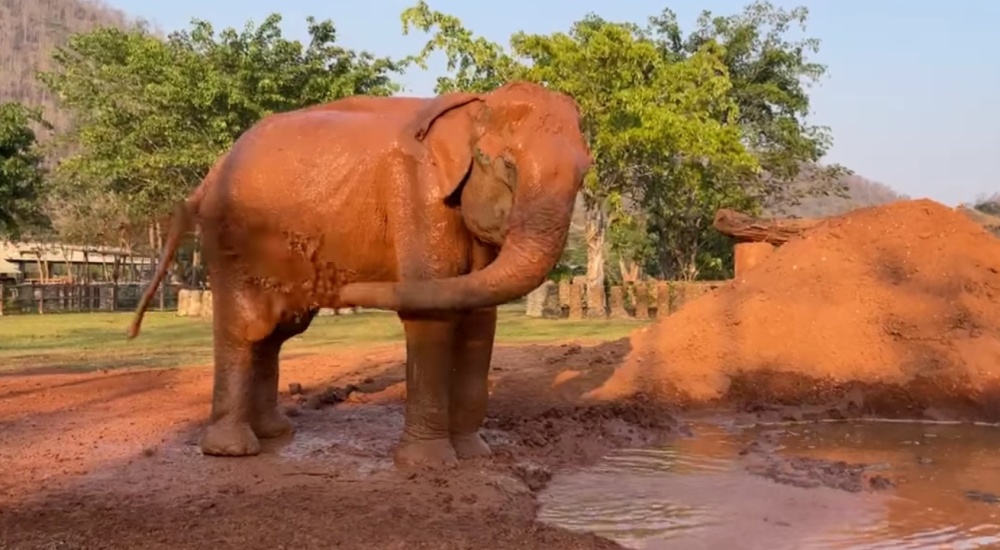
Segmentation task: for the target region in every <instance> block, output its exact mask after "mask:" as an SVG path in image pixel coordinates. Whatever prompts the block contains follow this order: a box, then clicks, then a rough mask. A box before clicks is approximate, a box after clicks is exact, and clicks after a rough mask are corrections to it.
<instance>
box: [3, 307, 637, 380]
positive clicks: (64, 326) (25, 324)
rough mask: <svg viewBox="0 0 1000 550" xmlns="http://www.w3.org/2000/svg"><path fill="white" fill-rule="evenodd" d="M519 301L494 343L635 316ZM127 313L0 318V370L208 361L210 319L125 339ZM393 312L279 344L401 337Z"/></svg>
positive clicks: (614, 333)
mask: <svg viewBox="0 0 1000 550" xmlns="http://www.w3.org/2000/svg"><path fill="white" fill-rule="evenodd" d="M523 311H524V309H523V306H512V307H506V308H501V310H500V321H499V326H498V329H497V342H498V343H504V344H511V343H539V342H553V341H559V340H580V341H585V342H598V341H606V340H615V339H618V338H621V337H623V336H627V335H628V334H629V333H630V332H631V331H632V330H634V329H636V328H637V327H638V326H640V323H638V322H636V321H567V320H545V319H533V318H529V317H525V316H524V313H523ZM131 319H132V313H131V312H128V313H125V312H122V313H67V314H51V315H12V316H4V317H0V371H5V370H6V371H11V370H24V369H29V370H36V369H42V370H46V371H51V370H67V371H84V370H94V369H111V368H121V367H163V366H181V365H190V364H200V363H208V362H210V361H211V353H212V325H211V321H209V320H205V319H197V318H190V317H178V316H177V315H176V314H175V313H173V312H163V313H160V312H149V313H147V314H146V316H145V319H144V320H143V324H142V332H140V334H139V336H138V337H137V338H136V339H135V340H131V341H129V340H126V339H125V329H126V327H127V326H128V324H129V322H130V321H131ZM402 338H403V330H402V326H401V325H400V323H399V320H398V319H397V318H396V316H395V314H393V313H388V312H370V313H363V314H358V315H343V316H328V317H317V318H316V320H315V321H313V323H312V326H311V327H310V328H309V330H308V331H306V333H305V334H302V335H301V336H299V337H297V338H294V339H292V340H290V341H289V342H288V343H287V344H286V345H285V347H284V348H283V350H285V351H287V352H293V353H310V352H318V351H320V350H324V349H330V348H336V347H339V346H364V345H370V344H382V343H388V342H401V341H402Z"/></svg>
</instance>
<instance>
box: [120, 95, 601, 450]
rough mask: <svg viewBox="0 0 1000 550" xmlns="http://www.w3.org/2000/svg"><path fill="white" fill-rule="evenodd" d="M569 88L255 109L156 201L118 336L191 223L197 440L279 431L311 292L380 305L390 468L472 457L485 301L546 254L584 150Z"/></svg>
mask: <svg viewBox="0 0 1000 550" xmlns="http://www.w3.org/2000/svg"><path fill="white" fill-rule="evenodd" d="M580 117H581V115H580V111H579V108H578V106H577V103H576V102H575V101H574V100H573V99H572V98H571V97H570V96H568V95H565V94H563V93H560V92H557V91H553V90H550V89H548V88H545V87H543V86H541V85H538V84H534V83H530V82H520V81H518V82H511V83H508V84H505V85H503V86H500V87H497V88H495V89H493V90H491V91H489V92H485V93H465V92H454V93H447V94H443V95H439V96H436V97H430V98H422V97H386V98H379V97H369V96H352V97H348V98H345V99H342V100H338V101H333V102H330V103H326V104H320V105H314V106H310V107H306V108H302V109H298V110H294V111H288V112H283V113H277V114H272V115H269V116H267V117H265V118H263V119H261V120H260V121H258V122H257V123H256V124H255V125H254V126H252V127H251V128H250V129H248V130H247V131H246V132H245V133H243V134H242V135H241V136H240V137H239V139H237V140H236V142H235V143H234V144H233V146H232V147H231V148H230V149H229V151H228V152H226V153H224V154H223V155H222V156H220V158H219V159H218V160H217V161H216V162H215V164H214V165H213V166H212V168H211V169H210V171H209V172H208V174H207V175H206V176H205V178H204V179H203V180H202V182H201V184H200V185H199V186H198V187H197V188H196V189H195V190H194V191H193V192H192V193H191V195H189V197H188V198H187V199H186V200H185V201H183V202H182V203H181V204H180V205H179V207H178V210H177V212H176V215H175V216H174V217H173V220H174V221H173V222H172V225H171V228H170V230H169V232H168V236H167V239H166V243H165V246H164V250H163V252H162V254H161V257H160V259H159V263H158V265H157V269H156V272H155V273H154V275H153V279H152V281H151V283H150V284H149V286H148V287H147V288H146V290H145V292H144V293H143V295H142V297H141V298H140V303H139V305H138V307H137V308H136V312H135V316H134V318H133V321H132V324H131V325H130V327H129V330H128V337H129V338H130V339H131V338H134V337H135V336H136V335H137V334H138V332H139V328H140V325H141V322H142V316H143V313H144V312H145V310H146V308H147V307H148V306H149V303H150V302H151V300H152V299H153V296H154V295H155V292H156V289H157V287H158V286H159V285H160V284H161V283H162V281H163V278H164V277H165V275H166V273H167V271H168V266H169V265H170V264H171V262H172V259H173V256H174V254H175V252H176V249H177V247H178V243H179V242H180V240H181V238H182V237H183V235H184V234H185V233H186V232H187V231H189V230H190V229H191V225H192V224H195V223H196V224H197V225H198V226H199V227H200V229H201V242H202V247H203V254H204V258H205V264H206V266H207V268H208V274H209V278H210V281H211V284H212V293H213V335H214V381H213V394H212V410H211V414H210V418H209V422H208V424H207V426H206V428H205V430H204V433H203V435H202V438H201V443H200V444H201V450H202V452H203V454H206V455H216V456H249V455H255V454H257V453H259V452H260V440H261V439H264V438H273V437H278V436H281V435H285V434H290V433H292V432H293V426H292V423H291V422H290V420H289V419H288V418H287V417H286V416H285V415H284V414H283V413H282V412H281V411H280V409H279V408H278V401H277V397H278V355H279V352H280V350H281V346H282V345H283V343H284V342H285V341H286V340H288V339H289V338H292V337H293V336H296V335H298V334H301V333H302V332H304V331H305V330H306V329H307V328H308V327H309V324H310V322H311V321H312V319H313V317H314V316H315V314H316V312H317V311H318V310H319V309H320V308H343V307H364V308H374V309H383V310H390V311H395V312H397V316H398V317H399V319H400V320H401V321H402V323H403V327H404V333H405V339H406V395H407V397H406V403H405V413H404V414H405V420H404V427H403V433H402V436H401V438H400V440H399V441H398V442H397V444H396V446H395V448H394V451H393V459H394V463H395V464H396V465H397V466H425V467H432V468H439V467H445V468H447V467H453V466H455V465H457V464H458V460H459V459H465V458H471V457H479V456H489V455H490V454H491V450H490V448H489V446H488V445H487V444H486V443H485V442H484V441H483V439H482V437H481V436H480V428H481V425H482V423H483V421H484V419H485V416H486V408H487V401H488V383H487V375H488V372H489V369H490V362H491V358H492V352H493V344H494V333H495V331H496V322H497V306H498V305H501V304H503V303H506V302H509V301H511V300H514V299H517V298H520V297H522V296H524V295H526V294H527V293H528V292H530V291H531V290H533V289H534V288H536V287H537V286H538V285H540V284H541V283H542V282H543V281H544V279H545V277H546V276H547V275H548V273H549V272H550V271H551V269H552V268H553V267H554V265H555V263H556V261H557V260H558V258H559V256H560V255H561V253H562V250H563V249H564V247H565V245H566V237H567V233H568V229H569V225H570V217H571V215H572V212H573V206H574V199H575V197H576V195H577V194H578V192H579V191H580V188H581V186H582V184H583V179H584V176H585V174H586V173H587V172H588V171H589V169H590V166H591V164H592V162H593V159H592V157H591V153H590V150H589V148H588V146H587V143H586V140H585V138H584V136H583V133H582V130H581V124H580Z"/></svg>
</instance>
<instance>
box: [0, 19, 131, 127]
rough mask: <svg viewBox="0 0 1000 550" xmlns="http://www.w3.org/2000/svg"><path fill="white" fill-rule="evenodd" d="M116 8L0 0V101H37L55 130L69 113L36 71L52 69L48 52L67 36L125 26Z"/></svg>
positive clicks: (66, 120) (31, 102) (62, 123)
mask: <svg viewBox="0 0 1000 550" xmlns="http://www.w3.org/2000/svg"><path fill="white" fill-rule="evenodd" d="M127 22H128V17H127V16H126V15H125V14H124V13H122V12H121V11H119V10H116V9H113V8H110V7H108V6H106V5H104V4H101V3H98V2H93V1H89V0H0V103H3V102H7V101H17V102H20V103H24V104H25V105H28V106H32V107H40V108H42V110H43V114H44V116H45V119H46V120H47V121H48V122H50V123H51V124H52V125H53V126H54V127H55V130H56V131H57V132H59V131H62V130H64V129H65V128H66V126H67V125H68V124H69V120H70V117H69V114H68V113H67V112H66V111H65V110H61V109H59V108H57V106H56V99H55V98H54V97H53V94H52V93H51V92H50V91H49V90H47V89H46V88H45V87H44V86H43V85H42V84H41V82H39V80H38V78H37V77H36V75H37V73H38V72H39V71H49V70H52V69H53V67H54V64H53V62H52V52H53V51H54V50H55V48H56V47H58V46H63V45H65V44H66V42H67V41H68V40H69V37H70V36H71V35H72V34H74V33H78V32H87V31H90V30H93V29H95V28H97V27H100V26H116V27H124V26H125V25H126V24H127Z"/></svg>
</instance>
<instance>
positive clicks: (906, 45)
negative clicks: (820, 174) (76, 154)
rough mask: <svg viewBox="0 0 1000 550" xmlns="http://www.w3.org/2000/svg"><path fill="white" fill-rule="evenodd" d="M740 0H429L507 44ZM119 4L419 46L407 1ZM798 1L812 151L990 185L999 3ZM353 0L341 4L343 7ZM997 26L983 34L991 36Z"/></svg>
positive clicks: (904, 178)
mask: <svg viewBox="0 0 1000 550" xmlns="http://www.w3.org/2000/svg"><path fill="white" fill-rule="evenodd" d="M749 1H750V0H700V1H698V2H691V1H689V0H674V1H673V2H668V1H667V0H662V1H661V2H650V1H644V0H603V1H601V0H575V1H574V2H555V1H554V0H548V1H543V0H503V2H502V3H501V4H502V6H503V8H504V9H503V10H498V9H497V7H496V6H497V5H498V3H485V4H478V6H479V7H476V6H477V4H475V3H472V2H469V1H468V0H465V1H462V0H428V4H429V5H430V6H431V8H432V9H435V10H439V11H442V12H445V13H449V14H451V15H455V16H457V17H459V18H460V19H461V20H462V22H463V24H464V25H465V26H466V27H467V28H469V29H470V30H472V31H473V32H474V33H475V34H477V35H481V36H484V37H486V38H488V39H490V40H493V41H496V42H502V43H504V44H506V43H507V39H508V37H509V36H510V35H511V34H512V33H514V32H516V31H518V30H523V31H526V32H531V33H551V32H557V31H565V30H568V28H569V26H570V25H571V24H572V22H573V21H575V20H577V19H579V18H580V17H582V16H583V15H585V14H586V13H589V12H593V13H597V14H598V15H600V16H602V17H603V18H605V19H607V20H611V21H633V22H637V23H640V24H645V22H646V19H647V17H648V16H650V15H653V14H655V13H657V12H659V11H660V10H661V9H662V8H664V7H670V8H671V9H672V10H673V11H674V12H675V13H677V15H678V18H679V19H680V21H681V24H682V26H683V28H684V29H685V30H689V29H692V28H693V26H694V22H695V20H696V18H697V17H698V14H699V13H700V12H701V10H704V9H707V10H710V11H712V12H713V13H715V14H719V15H729V14H735V13H738V12H740V11H741V10H742V8H743V7H744V6H745V5H746V4H747V3H749ZM107 3H108V4H110V5H111V6H113V7H115V8H118V9H120V10H122V11H124V12H126V13H127V14H129V15H131V16H133V17H138V18H143V19H146V20H148V21H150V22H152V23H155V24H156V25H157V26H158V27H159V28H161V29H162V30H164V31H167V32H169V31H172V30H176V29H182V28H187V27H188V26H189V24H190V21H191V19H192V18H197V19H204V20H207V21H210V22H211V23H212V24H213V25H214V26H215V27H216V30H219V29H221V28H224V27H237V28H242V27H243V26H244V25H245V24H246V23H247V21H249V20H252V21H253V22H254V23H260V22H261V21H263V20H264V18H265V17H267V15H269V14H270V13H273V12H278V13H281V14H282V17H283V25H284V30H285V34H286V36H287V37H290V38H298V39H303V40H304V39H306V38H307V34H306V29H305V19H306V17H307V16H309V15H313V16H315V17H317V18H318V19H331V20H333V21H334V23H335V25H336V27H337V29H338V41H339V42H340V43H341V44H342V45H344V46H346V47H350V48H354V49H363V50H368V51H371V52H373V53H375V54H377V55H389V56H393V57H402V56H404V55H407V54H410V53H413V52H415V51H416V50H417V49H418V48H420V47H421V46H422V45H423V43H424V37H422V36H421V35H419V34H416V35H413V34H411V35H410V36H403V35H402V26H401V24H400V21H399V14H400V13H401V12H402V11H403V10H404V9H405V8H407V7H409V6H412V5H413V4H415V3H416V0H368V1H367V2H357V3H354V2H350V3H349V2H338V1H330V0H325V1H322V0H282V1H278V0H171V1H169V2H156V1H151V0H110V1H108V2H107ZM772 3H773V4H775V5H779V6H782V7H786V8H791V7H794V6H796V5H805V6H807V7H808V8H809V21H808V27H807V34H808V35H810V36H813V37H815V38H819V39H820V40H821V45H820V51H819V53H818V54H817V55H816V56H815V60H816V61H819V62H821V63H823V64H825V65H827V67H828V69H829V70H828V73H827V75H826V76H825V77H824V79H823V80H822V81H821V82H820V83H819V84H817V85H816V86H815V87H814V88H813V89H812V91H811V98H812V114H811V115H810V118H809V120H810V122H811V123H813V124H819V125H823V126H828V127H830V129H831V131H832V134H833V138H834V145H833V148H832V149H831V150H830V152H829V153H828V155H827V157H826V158H825V159H824V162H829V163H840V164H842V165H844V166H846V167H848V168H850V169H852V170H854V171H855V172H856V173H857V174H858V175H860V176H864V177H866V178H868V179H871V180H874V181H878V182H881V183H884V184H886V185H888V186H890V187H892V188H893V189H895V190H896V191H898V192H901V193H903V194H906V195H908V196H910V197H911V198H921V197H928V198H931V199H934V200H937V201H940V202H943V203H945V204H949V205H956V204H958V203H960V202H971V201H974V200H975V199H976V198H978V197H981V196H984V195H989V194H993V193H996V192H1000V176H998V175H997V171H996V170H997V168H996V167H997V165H998V164H1000V163H998V162H997V160H998V159H994V158H993V155H998V156H1000V108H998V105H997V103H998V102H1000V63H997V62H996V57H995V47H996V42H995V39H991V38H990V36H991V35H994V32H993V31H995V27H996V26H997V24H998V23H1000V2H993V1H991V0H952V1H949V2H943V1H942V0H797V1H794V0H792V1H788V0H772ZM352 5H353V6H352ZM994 36H995V35H994ZM444 69H445V67H444V63H443V61H441V60H438V63H437V64H436V65H435V64H432V66H431V67H430V69H429V70H428V71H421V70H419V69H414V70H412V71H410V72H409V73H408V74H407V75H406V76H405V78H404V79H403V82H404V84H405V86H406V88H407V92H408V95H431V94H432V93H433V88H434V80H435V77H436V76H438V75H439V74H442V73H443V71H444Z"/></svg>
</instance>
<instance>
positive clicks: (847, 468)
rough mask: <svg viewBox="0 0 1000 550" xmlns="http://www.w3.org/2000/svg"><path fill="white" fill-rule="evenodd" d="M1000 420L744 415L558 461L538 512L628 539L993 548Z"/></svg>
mask: <svg viewBox="0 0 1000 550" xmlns="http://www.w3.org/2000/svg"><path fill="white" fill-rule="evenodd" d="M998 440H1000V427H997V426H986V425H974V424H958V423H918V422H886V421H880V422H871V421H865V422H821V423H808V422H807V423H784V424H782V425H759V424H753V425H737V424H734V423H733V419H732V417H731V416H728V415H727V416H726V417H716V418H709V419H702V420H699V421H697V423H696V424H695V428H694V434H693V436H692V437H687V438H683V437H682V438H677V439H675V440H673V441H672V442H671V443H669V444H667V445H664V446H660V447H653V448H647V449H625V450H616V451H612V452H611V453H610V454H609V455H608V456H607V457H605V458H604V459H602V460H601V461H599V462H598V463H597V464H596V465H594V466H592V467H588V468H583V469H580V470H577V471H574V472H567V473H560V474H557V475H556V476H555V477H554V478H553V479H552V480H551V481H550V484H549V485H548V487H547V488H546V489H545V490H543V491H542V492H541V494H540V497H539V499H540V502H541V508H540V511H539V518H540V519H541V520H542V521H544V522H547V523H550V524H552V525H558V526H562V527H565V528H568V529H571V530H576V531H580V532H595V533H598V534H600V535H602V536H604V537H607V538H611V539H613V540H616V541H617V542H619V543H621V544H622V545H624V546H626V547H629V548H645V549H658V548H745V549H748V550H753V549H757V548H760V549H767V550H772V549H783V548H788V549H856V548H866V549H868V548H872V549H879V548H886V549H888V548H911V549H931V548H994V547H998V546H1000V508H998V505H1000V504H998V503H1000V496H998V492H997V491H1000V456H998V455H997V453H996V448H997V441H998Z"/></svg>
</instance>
